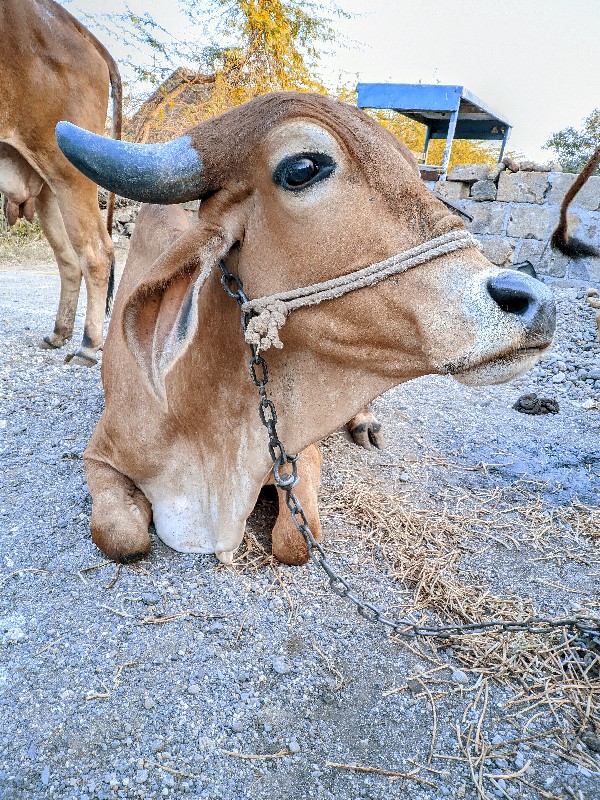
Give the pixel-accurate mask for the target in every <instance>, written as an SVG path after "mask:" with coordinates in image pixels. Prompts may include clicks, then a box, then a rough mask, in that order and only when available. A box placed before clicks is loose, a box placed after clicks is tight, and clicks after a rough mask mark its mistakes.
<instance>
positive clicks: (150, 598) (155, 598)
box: [142, 592, 160, 606]
mask: <svg viewBox="0 0 600 800" xmlns="http://www.w3.org/2000/svg"><path fill="white" fill-rule="evenodd" d="M142 603H144V605H146V606H155V605H156V604H157V603H160V596H159V595H157V594H155V593H153V592H146V593H145V594H143V595H142Z"/></svg>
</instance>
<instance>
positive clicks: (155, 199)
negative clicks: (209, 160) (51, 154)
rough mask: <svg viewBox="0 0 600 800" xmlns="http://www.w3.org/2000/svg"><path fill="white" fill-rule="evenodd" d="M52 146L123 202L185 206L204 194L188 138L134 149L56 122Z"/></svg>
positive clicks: (198, 165)
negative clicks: (121, 198)
mask: <svg viewBox="0 0 600 800" xmlns="http://www.w3.org/2000/svg"><path fill="white" fill-rule="evenodd" d="M56 140H57V142H58V146H59V147H60V149H61V150H62V152H63V153H64V155H65V156H66V158H68V160H69V161H70V162H71V163H72V164H73V166H75V167H77V169H78V170H79V171H80V172H83V174H84V175H86V176H87V177H88V178H90V179H91V180H93V181H94V182H95V183H97V184H99V185H100V186H103V187H104V188H105V189H108V191H109V192H115V194H118V195H120V196H121V197H128V198H130V199H131V200H141V201H142V202H144V203H162V204H166V203H183V202H185V201H187V200H195V199H197V198H198V197H200V196H201V195H202V194H203V192H205V191H206V187H205V186H204V181H203V179H202V160H201V158H200V155H199V153H198V152H197V151H196V150H195V149H194V147H193V146H192V140H191V138H190V137H189V136H181V137H179V138H178V139H173V140H172V141H170V142H165V143H164V144H133V143H132V142H122V141H116V140H115V139H107V138H106V137H105V136H98V134H95V133H90V132H89V131H86V130H83V128H78V127H77V125H73V124H72V123H70V122H59V123H58V125H57V126H56Z"/></svg>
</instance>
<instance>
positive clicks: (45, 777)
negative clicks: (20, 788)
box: [40, 766, 50, 786]
mask: <svg viewBox="0 0 600 800" xmlns="http://www.w3.org/2000/svg"><path fill="white" fill-rule="evenodd" d="M40 780H41V782H42V783H43V784H44V786H48V781H49V780H50V767H48V766H46V767H44V769H43V770H42V774H41V775H40Z"/></svg>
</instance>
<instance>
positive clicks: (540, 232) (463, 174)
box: [434, 164, 600, 284]
mask: <svg viewBox="0 0 600 800" xmlns="http://www.w3.org/2000/svg"><path fill="white" fill-rule="evenodd" d="M494 172H495V173H496V174H494ZM576 177H577V176H576V175H574V174H571V173H563V172H548V171H539V170H535V171H529V170H528V171H526V170H519V171H518V172H510V171H508V170H505V171H502V172H499V174H498V171H497V170H496V171H493V172H492V173H491V174H490V169H489V167H487V166H485V165H482V164H461V165H460V166H457V167H455V168H454V170H452V172H451V173H450V174H449V175H448V179H447V180H446V181H445V182H443V183H438V184H435V185H434V191H435V192H436V194H438V195H439V196H440V197H443V198H444V199H447V200H450V201H452V202H454V203H455V204H456V205H458V206H459V207H460V208H461V209H462V210H463V211H465V212H466V213H467V214H470V215H471V216H472V217H473V222H471V223H467V228H468V229H469V230H470V231H471V233H473V234H474V236H475V237H476V238H477V239H478V240H479V242H480V244H481V247H482V250H483V252H484V254H485V255H486V256H487V257H488V258H489V259H490V261H492V262H493V263H494V264H497V265H498V266H511V265H512V264H516V263H518V262H521V261H531V263H532V264H533V265H534V267H535V268H536V270H537V271H538V272H539V273H540V274H542V275H548V276H551V277H554V278H566V279H569V280H584V281H589V282H592V283H595V284H598V283H600V258H586V259H584V260H582V261H578V262H575V261H572V260H570V259H568V258H567V257H566V256H563V255H562V254H561V253H557V252H554V251H553V250H551V249H550V247H549V245H548V240H549V238H550V235H551V234H552V231H553V230H554V228H555V226H556V224H557V222H558V217H559V212H560V204H561V203H562V200H563V198H564V196H565V193H566V192H567V190H568V189H569V187H570V186H571V185H572V184H573V181H574V180H575V178H576ZM569 232H570V233H571V234H573V235H575V236H577V237H578V238H579V239H583V240H584V241H585V242H588V243H589V244H592V245H595V246H596V247H597V248H600V177H598V176H593V177H591V178H590V179H589V180H588V182H587V183H586V184H585V186H584V187H583V188H582V189H581V191H580V192H579V193H578V194H577V195H576V196H575V199H574V200H573V202H572V203H571V206H570V208H569Z"/></svg>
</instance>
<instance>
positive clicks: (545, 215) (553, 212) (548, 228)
mask: <svg viewBox="0 0 600 800" xmlns="http://www.w3.org/2000/svg"><path fill="white" fill-rule="evenodd" d="M532 174H534V173H532ZM557 222H558V213H557V209H556V208H540V207H539V206H536V205H525V204H518V205H514V206H513V207H512V208H511V210H510V216H509V218H508V223H507V225H506V235H507V236H515V237H517V238H519V239H547V238H548V237H549V236H550V234H551V233H552V231H553V230H554V228H555V227H556V224H557Z"/></svg>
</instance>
